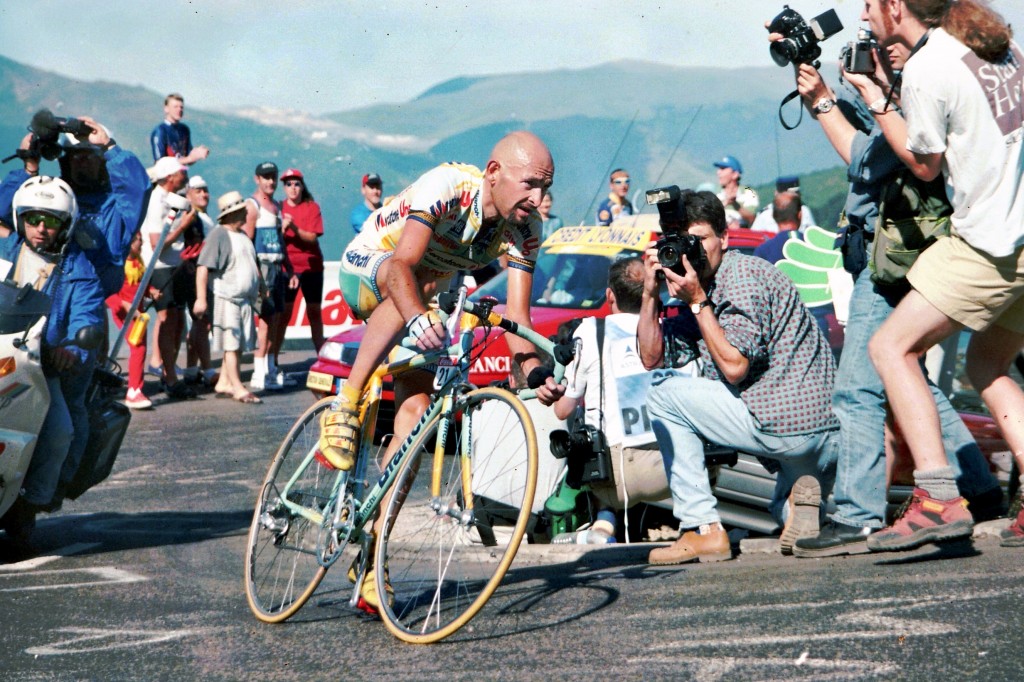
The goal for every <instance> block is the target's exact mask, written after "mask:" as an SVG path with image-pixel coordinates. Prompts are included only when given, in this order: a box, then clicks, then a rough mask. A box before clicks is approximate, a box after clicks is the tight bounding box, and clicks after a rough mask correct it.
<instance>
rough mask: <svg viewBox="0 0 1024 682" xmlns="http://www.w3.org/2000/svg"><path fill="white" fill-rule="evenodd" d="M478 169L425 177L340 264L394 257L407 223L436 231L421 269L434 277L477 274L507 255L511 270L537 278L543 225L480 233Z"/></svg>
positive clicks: (440, 170)
mask: <svg viewBox="0 0 1024 682" xmlns="http://www.w3.org/2000/svg"><path fill="white" fill-rule="evenodd" d="M482 181H483V173H482V172H481V171H480V170H479V169H478V168H476V167H475V166H470V165H466V164H458V163H446V164H442V165H440V166H438V167H437V168H434V169H433V170H431V171H429V172H427V173H425V174H424V175H422V176H421V177H420V178H419V179H418V180H417V181H416V182H414V183H413V184H411V185H409V186H408V187H406V188H405V189H404V190H402V192H401V193H399V194H397V195H395V196H394V197H392V198H391V199H390V200H389V201H387V202H386V203H385V204H384V205H383V206H381V207H380V208H379V209H377V210H376V211H374V212H373V213H371V214H370V217H369V218H367V219H366V222H365V223H363V229H362V231H361V232H360V233H359V234H358V235H357V236H356V238H355V239H354V240H353V241H352V243H351V244H349V246H348V248H347V249H346V250H345V256H344V257H343V258H342V261H345V260H347V259H348V256H349V253H350V252H351V253H352V254H353V255H357V254H366V253H368V252H379V251H394V250H395V247H396V246H397V245H398V240H399V238H400V237H401V236H402V231H403V230H404V229H405V226H406V225H407V224H408V223H409V221H416V222H419V223H421V224H423V225H426V226H427V227H429V228H430V229H431V230H432V231H433V235H432V236H431V238H430V245H429V246H428V247H427V252H426V254H424V256H423V260H422V262H421V263H420V266H421V267H422V268H424V269H426V270H427V271H428V272H429V273H430V274H432V275H434V276H435V277H439V278H440V277H447V276H448V275H451V274H452V273H453V272H456V271H458V270H476V269H479V268H482V267H483V266H485V265H487V264H488V263H491V262H492V261H494V260H495V259H496V258H498V257H499V256H501V255H502V254H505V253H507V254H508V260H509V267H513V268H519V269H522V270H526V271H527V272H533V266H534V262H535V261H536V259H537V252H538V250H539V248H540V234H541V222H542V221H541V219H540V216H539V215H537V214H536V213H535V214H533V215H532V216H531V217H530V219H529V220H528V221H527V223H525V224H523V225H512V224H510V223H508V222H506V221H505V220H498V221H497V222H496V223H493V224H491V225H488V226H487V227H485V228H482V224H483V220H482V216H481V209H480V188H481V183H482Z"/></svg>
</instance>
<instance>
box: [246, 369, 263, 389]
mask: <svg viewBox="0 0 1024 682" xmlns="http://www.w3.org/2000/svg"><path fill="white" fill-rule="evenodd" d="M266 378H267V377H266V375H265V374H256V373H255V372H253V375H252V378H251V379H249V388H251V389H252V390H254V391H263V390H265V389H266V388H267V385H266Z"/></svg>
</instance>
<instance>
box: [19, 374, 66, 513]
mask: <svg viewBox="0 0 1024 682" xmlns="http://www.w3.org/2000/svg"><path fill="white" fill-rule="evenodd" d="M46 386H47V388H49V389H50V409H49V410H47V411H46V418H45V419H44V420H43V425H42V427H41V428H40V429H39V438H38V439H37V440H36V448H35V450H34V451H33V453H32V461H31V462H29V465H28V471H26V472H25V485H24V487H23V489H22V497H24V498H25V501H26V502H30V503H32V504H35V505H45V504H49V502H50V500H51V499H53V493H54V491H56V490H57V481H58V480H59V479H60V470H61V467H62V466H63V465H64V460H65V459H66V458H67V454H68V448H70V447H71V440H72V425H71V414H70V413H69V412H68V406H67V403H66V402H64V394H63V393H62V392H61V390H60V379H58V378H57V377H48V378H47V379H46Z"/></svg>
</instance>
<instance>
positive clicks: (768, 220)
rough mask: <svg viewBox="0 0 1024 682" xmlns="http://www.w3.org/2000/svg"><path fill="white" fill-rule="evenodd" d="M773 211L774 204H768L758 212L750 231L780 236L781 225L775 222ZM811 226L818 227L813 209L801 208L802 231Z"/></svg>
mask: <svg viewBox="0 0 1024 682" xmlns="http://www.w3.org/2000/svg"><path fill="white" fill-rule="evenodd" d="M773 210H774V206H773V205H772V204H768V205H767V206H765V207H764V208H762V209H761V210H760V211H758V213H757V215H756V216H754V222H753V223H751V224H750V229H751V230H759V231H761V232H771V233H772V234H778V233H779V224H778V223H777V222H775V216H774V215H773V214H772V211H773ZM811 225H817V223H815V222H814V213H813V212H812V211H811V207H810V206H802V207H800V229H801V230H806V229H807V228H808V227H810V226H811Z"/></svg>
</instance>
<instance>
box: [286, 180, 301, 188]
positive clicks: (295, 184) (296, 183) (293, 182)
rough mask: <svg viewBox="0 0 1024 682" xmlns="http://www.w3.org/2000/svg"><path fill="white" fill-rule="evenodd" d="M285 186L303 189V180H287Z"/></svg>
mask: <svg viewBox="0 0 1024 682" xmlns="http://www.w3.org/2000/svg"><path fill="white" fill-rule="evenodd" d="M284 186H285V187H302V181H301V180H285V181H284Z"/></svg>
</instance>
